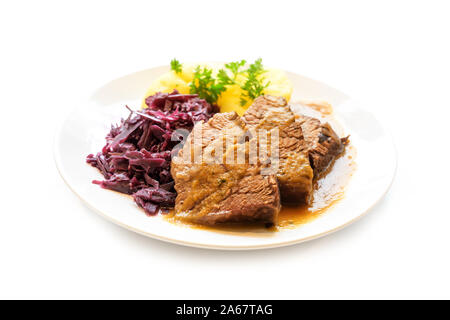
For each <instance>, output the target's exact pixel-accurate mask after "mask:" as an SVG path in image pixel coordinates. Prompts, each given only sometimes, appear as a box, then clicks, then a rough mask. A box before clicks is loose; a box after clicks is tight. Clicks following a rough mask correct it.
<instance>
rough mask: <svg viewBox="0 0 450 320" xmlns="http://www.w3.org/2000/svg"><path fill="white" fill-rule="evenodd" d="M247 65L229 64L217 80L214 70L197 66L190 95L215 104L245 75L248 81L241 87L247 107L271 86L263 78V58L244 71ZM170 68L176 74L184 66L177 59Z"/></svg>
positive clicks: (219, 72)
mask: <svg viewBox="0 0 450 320" xmlns="http://www.w3.org/2000/svg"><path fill="white" fill-rule="evenodd" d="M246 63H247V62H246V61H245V60H240V61H234V62H230V63H227V64H225V68H223V69H220V70H219V71H218V72H217V76H216V78H214V76H213V70H212V69H209V68H207V67H203V68H202V67H200V66H197V68H196V69H195V70H194V78H193V80H192V81H191V82H190V83H189V88H190V93H195V94H198V96H199V97H200V98H202V99H205V100H206V101H208V102H209V103H211V104H214V103H216V102H217V100H218V99H219V97H220V95H221V94H222V92H224V91H225V90H227V87H228V86H231V85H239V84H238V83H237V81H236V79H237V77H238V75H243V76H244V77H246V80H245V82H244V84H243V85H239V86H240V88H241V89H242V91H243V92H242V95H241V105H242V106H244V105H246V104H247V103H248V102H249V101H251V100H254V99H255V98H257V97H259V96H260V95H262V94H264V89H265V88H267V86H268V85H269V84H270V82H268V81H265V78H264V77H263V76H262V75H263V74H264V72H266V70H265V69H264V67H263V64H262V59H261V58H259V59H257V60H256V61H255V62H254V63H252V64H250V65H249V66H248V68H247V69H244V67H245V65H246ZM170 67H171V69H172V70H173V71H175V72H176V73H181V72H182V64H181V63H180V62H179V61H178V60H176V59H173V60H172V61H171V62H170Z"/></svg>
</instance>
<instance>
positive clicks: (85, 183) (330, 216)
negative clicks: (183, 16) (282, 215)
mask: <svg viewBox="0 0 450 320" xmlns="http://www.w3.org/2000/svg"><path fill="white" fill-rule="evenodd" d="M167 70H168V67H158V68H153V69H148V70H144V71H140V72H137V73H133V74H129V75H127V76H124V77H122V78H119V79H117V80H113V81H111V82H109V83H107V84H106V85H104V86H103V87H101V88H100V89H98V90H97V91H95V93H94V94H93V95H92V96H91V97H90V98H89V99H88V100H87V101H84V102H82V103H81V104H80V105H79V106H78V107H77V108H76V109H75V110H74V111H73V112H72V113H71V114H70V115H69V116H68V117H67V119H66V120H65V121H64V122H63V123H62V124H61V126H60V129H59V130H58V132H57V135H56V139H55V148H54V152H55V160H56V164H57V167H58V169H59V172H60V173H61V176H62V177H63V179H64V181H65V182H66V183H67V185H68V186H69V187H70V188H71V190H72V191H73V192H74V193H75V194H76V195H77V196H78V197H80V199H81V200H83V201H84V202H86V203H87V204H88V205H89V206H90V207H91V208H92V209H93V210H95V211H96V212H98V213H100V214H101V215H102V216H104V217H105V218H107V219H109V220H111V221H112V222H114V223H116V224H118V225H120V226H123V227H125V228H127V229H130V230H132V231H135V232H137V233H140V234H143V235H146V236H148V237H151V238H156V239H160V240H164V241H169V242H174V243H178V244H182V245H188V246H195V247H204V248H213V249H259V248H271V247H279V246H286V245H290V244H294V243H299V242H302V241H307V240H311V239H314V238H317V237H320V236H323V235H326V234H329V233H331V232H333V231H336V230H339V229H341V228H343V227H345V226H347V225H349V224H350V223H352V222H353V221H355V220H356V219H358V218H359V217H361V216H362V215H363V214H364V213H366V212H367V211H368V210H369V209H370V208H371V207H372V206H374V205H375V203H376V202H378V201H379V200H380V199H381V198H382V197H383V195H384V194H385V193H386V192H387V190H388V189H389V187H390V185H391V183H392V180H393V177H394V175H395V170H396V166H397V160H396V151H395V148H394V145H393V142H392V139H391V137H390V135H389V134H388V132H387V131H386V129H385V128H384V127H383V126H382V125H381V124H380V123H379V122H378V121H377V120H376V119H375V117H374V116H373V115H372V114H371V113H370V112H368V111H367V110H364V104H358V103H355V102H353V101H352V100H351V99H350V98H349V97H347V96H346V95H345V94H343V93H341V92H339V91H337V90H336V89H333V88H330V87H329V86H327V85H325V84H322V83H320V82H317V81H314V80H311V79H308V78H305V77H303V76H300V75H296V74H293V73H288V76H289V78H290V79H291V80H292V83H293V84H294V96H293V98H292V101H293V100H295V99H296V98H320V99H322V100H325V101H328V102H330V103H331V104H332V105H333V107H334V110H335V114H336V118H337V119H338V121H339V122H340V124H341V125H342V126H343V129H344V131H345V133H346V134H350V135H351V143H352V144H353V146H355V148H356V150H357V158H356V164H357V169H356V171H355V173H354V175H353V177H352V179H351V180H350V182H349V184H348V186H347V190H346V193H345V197H344V198H343V199H342V200H341V201H339V202H338V203H337V204H336V205H335V206H333V207H332V208H331V209H329V210H328V211H327V212H326V213H325V214H323V215H321V216H320V217H319V218H317V219H315V220H312V221H311V222H309V223H306V224H304V225H301V226H299V227H298V228H295V229H288V230H282V231H278V232H268V231H266V232H264V231H262V232H255V231H249V232H237V231H236V232H231V231H230V232H228V231H221V232H216V231H211V230H202V229H194V228H189V227H185V226H180V225H174V224H171V223H169V222H167V221H165V220H164V219H162V218H161V217H147V216H146V215H145V214H144V213H143V211H142V210H140V209H139V208H138V207H137V206H136V204H135V203H134V201H133V199H132V198H130V197H128V196H126V195H122V194H119V193H117V192H112V191H109V190H105V189H102V188H100V187H99V186H97V185H93V184H92V183H91V181H92V180H94V179H101V178H102V176H101V174H100V173H99V172H98V171H97V170H96V169H95V168H93V167H91V166H89V165H88V164H86V161H85V159H86V155H88V154H89V153H96V152H98V151H99V150H100V149H101V147H102V146H103V145H104V143H105V140H104V137H105V134H106V133H107V132H108V130H109V128H110V125H111V123H117V122H118V121H119V119H120V118H121V117H126V116H127V115H128V111H127V110H126V109H125V108H124V105H125V104H128V105H129V106H130V107H132V108H134V109H136V108H139V106H140V102H141V98H142V95H143V94H145V92H146V89H147V87H148V86H149V84H150V83H151V81H152V80H153V79H154V78H155V77H157V76H159V75H160V74H162V73H163V72H166V71H167Z"/></svg>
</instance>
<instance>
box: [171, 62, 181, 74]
mask: <svg viewBox="0 0 450 320" xmlns="http://www.w3.org/2000/svg"><path fill="white" fill-rule="evenodd" d="M182 67H183V65H182V64H181V63H180V62H179V61H178V60H177V59H172V61H170V69H172V70H173V71H175V73H181V72H182V70H183V69H182Z"/></svg>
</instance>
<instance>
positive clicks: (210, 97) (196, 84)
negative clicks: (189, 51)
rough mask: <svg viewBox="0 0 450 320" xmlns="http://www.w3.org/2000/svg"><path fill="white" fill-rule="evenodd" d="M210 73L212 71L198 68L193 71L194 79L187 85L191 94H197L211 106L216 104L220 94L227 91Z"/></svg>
mask: <svg viewBox="0 0 450 320" xmlns="http://www.w3.org/2000/svg"><path fill="white" fill-rule="evenodd" d="M212 72H213V70H212V69H208V68H206V67H204V68H201V67H200V66H198V67H197V68H195V71H194V79H193V80H192V82H191V83H190V84H189V87H190V92H191V93H196V94H198V96H199V97H200V98H202V99H205V100H206V101H208V102H209V103H211V104H213V103H216V102H217V99H219V96H220V94H221V93H222V92H224V91H225V90H226V89H227V88H226V86H225V85H224V84H223V83H221V82H220V81H216V79H214V77H213V76H212Z"/></svg>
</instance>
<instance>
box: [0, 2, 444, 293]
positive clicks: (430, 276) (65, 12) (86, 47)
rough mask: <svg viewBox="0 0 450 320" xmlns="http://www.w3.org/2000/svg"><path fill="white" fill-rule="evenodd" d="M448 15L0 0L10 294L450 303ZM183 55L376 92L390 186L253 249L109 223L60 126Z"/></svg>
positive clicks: (6, 289) (380, 8)
mask: <svg viewBox="0 0 450 320" xmlns="http://www.w3.org/2000/svg"><path fill="white" fill-rule="evenodd" d="M449 14H450V7H449V5H448V1H305V2H300V1H280V0H277V1H242V0H241V1H230V0H227V1H212V0H210V1H142V2H135V1H122V2H119V1H101V2H100V1H88V2H83V1H71V2H69V1H64V2H63V1H39V2H38V1H29V2H25V1H14V2H13V1H9V2H6V1H5V2H2V3H1V5H0V33H1V37H0V46H1V47H0V57H1V59H0V88H1V89H0V90H1V91H0V92H1V95H0V98H1V100H0V103H1V110H2V112H1V125H0V137H1V139H2V140H1V144H0V145H1V156H0V161H1V178H2V179H1V180H2V181H1V184H0V188H1V193H0V194H1V202H0V298H160V299H167V298H178V299H188V298H191V299H197V298H210V299H215V298H216V299H225V298H235V299H240V298H253V299H258V298H265V299H275V298H450V292H449V285H450V275H449V274H450V271H449V270H450V257H449V244H450V225H449V223H450V210H449V209H448V202H449V200H450V190H449V187H448V182H449V179H450V176H449V169H448V166H449V155H450V154H449V144H450V143H449V128H450V124H449V122H448V115H449V110H450V102H449V93H450V62H449V59H450V41H449V40H450V37H449V34H450V18H449ZM173 57H177V58H178V59H179V60H181V61H202V60H219V61H220V60H224V61H231V60H236V59H241V58H247V59H250V60H252V59H255V58H258V57H262V58H263V60H264V62H265V64H266V65H268V66H272V67H279V68H284V69H287V70H290V71H293V72H297V73H300V74H303V75H305V76H309V77H311V78H313V79H317V80H320V81H323V82H325V83H328V84H330V85H331V86H334V87H336V88H338V89H340V90H342V91H343V92H346V93H347V94H349V95H350V96H352V97H354V98H357V99H366V100H367V101H369V102H370V104H371V105H372V106H373V110H372V111H373V113H375V114H376V115H377V116H378V117H379V118H380V119H382V120H383V121H384V122H385V123H386V124H387V125H388V126H389V127H390V128H391V130H392V133H393V135H394V138H395V142H396V145H397V148H398V153H399V168H398V172H397V176H396V180H395V182H394V184H393V186H392V189H391V190H390V192H389V194H388V195H387V196H386V197H385V198H384V200H383V201H382V202H381V203H379V205H377V206H376V207H375V209H373V210H372V211H371V212H370V214H368V215H367V216H366V217H364V218H363V219H361V220H360V221H358V222H357V223H355V224H353V225H351V226H350V227H347V228H346V229H344V230H342V231H339V232H337V233H334V234H332V235H329V236H327V237H325V238H321V239H319V240H315V241H312V242H308V243H304V244H300V245H295V246H292V247H286V248H279V249H271V250H263V251H253V252H250V251H248V252H222V251H210V250H203V249H194V248H187V247H181V246H177V245H172V244H167V243H162V242H159V241H156V240H151V239H148V238H145V237H143V236H140V235H137V234H134V233H132V232H130V231H127V230H125V229H121V228H120V227H118V226H116V225H113V224H112V223H110V222H107V221H105V220H103V219H102V218H100V217H99V216H97V215H96V214H95V213H93V212H91V211H90V210H89V209H87V208H86V207H85V206H84V205H83V204H82V203H81V202H80V201H79V200H78V199H77V198H76V197H75V196H74V195H73V194H72V193H71V192H70V191H69V189H68V188H67V186H66V185H65V184H64V183H63V181H62V179H61V178H60V177H59V175H58V173H57V171H56V169H55V165H54V162H53V156H52V141H53V135H54V131H55V128H56V126H57V123H58V122H59V121H61V119H62V118H63V116H64V115H65V114H66V113H67V112H68V111H69V110H70V108H72V107H73V105H71V102H72V101H73V100H74V98H75V97H79V96H80V95H87V94H88V93H89V92H91V91H92V90H94V89H95V88H96V87H98V86H100V85H102V84H104V83H105V82H107V81H109V80H111V79H114V78H116V77H119V76H121V75H124V74H127V73H130V72H133V71H137V70H141V69H145V68H149V67H154V66H158V65H164V64H168V62H169V61H170V59H172V58H173ZM379 156H380V157H383V155H382V154H380V155H379Z"/></svg>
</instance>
